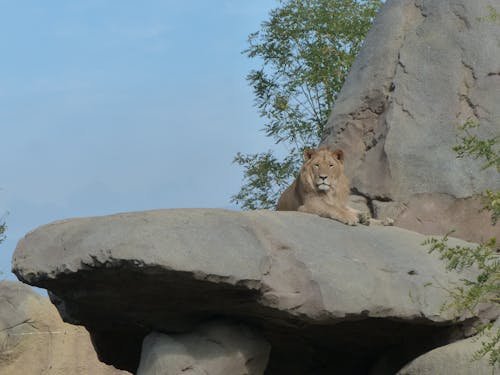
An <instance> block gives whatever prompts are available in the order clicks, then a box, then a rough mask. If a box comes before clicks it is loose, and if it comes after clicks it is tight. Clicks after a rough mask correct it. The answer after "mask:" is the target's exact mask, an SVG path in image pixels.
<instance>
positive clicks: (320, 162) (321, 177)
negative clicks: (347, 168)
mask: <svg viewBox="0 0 500 375" xmlns="http://www.w3.org/2000/svg"><path fill="white" fill-rule="evenodd" d="M304 158H305V163H304V167H303V168H304V170H305V172H306V180H307V183H308V184H309V185H310V186H311V187H312V188H314V189H315V190H316V191H323V192H328V191H335V190H336V188H337V181H338V179H339V177H340V176H341V175H343V173H344V163H343V161H344V153H343V151H342V150H335V151H331V150H329V149H327V148H320V149H318V150H311V149H309V150H306V151H305V152H304Z"/></svg>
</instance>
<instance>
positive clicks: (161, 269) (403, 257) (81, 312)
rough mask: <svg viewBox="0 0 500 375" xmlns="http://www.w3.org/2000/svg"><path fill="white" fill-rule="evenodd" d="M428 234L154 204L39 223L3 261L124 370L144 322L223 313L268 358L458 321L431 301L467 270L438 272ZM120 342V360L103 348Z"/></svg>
mask: <svg viewBox="0 0 500 375" xmlns="http://www.w3.org/2000/svg"><path fill="white" fill-rule="evenodd" d="M424 239H425V237H424V236H421V235H419V234H416V233H413V232H409V231H406V230H403V229H399V228H393V227H379V226H373V227H361V226H359V227H348V226H345V225H343V224H341V223H338V222H335V221H332V220H328V219H323V218H320V217H317V216H314V215H309V214H302V213H295V212H279V213H278V212H271V211H255V212H236V211H227V210H215V209H186V210H184V209H176V210H156V211H146V212H137V213H126V214H118V215H112V216H106V217H96V218H84V219H74V220H64V221H61V222H56V223H52V224H48V225H46V226H42V227H40V228H38V229H36V230H35V231H33V232H30V233H29V234H28V235H27V236H26V237H25V238H24V239H22V240H21V241H20V242H19V244H18V247H17V249H16V251H15V254H14V257H13V271H14V272H15V273H16V275H17V276H18V277H19V279H20V280H22V281H24V282H26V283H29V284H31V285H36V286H39V287H43V288H46V289H48V290H49V293H50V296H51V299H52V301H53V302H54V303H55V304H56V306H57V307H58V309H59V311H60V313H61V315H62V317H63V318H64V319H65V320H67V321H69V322H72V323H75V324H82V325H85V326H86V327H87V329H88V330H89V331H90V332H91V334H92V335H93V339H94V344H95V346H96V349H97V351H98V353H99V354H100V355H101V358H103V359H104V360H105V361H107V362H111V363H112V364H115V365H117V366H118V367H121V368H125V369H129V370H132V371H133V370H134V366H136V361H137V360H138V356H139V354H140V343H141V341H142V338H143V337H144V336H145V335H147V334H148V333H149V332H151V331H159V332H168V333H171V332H186V331H189V330H190V329H192V328H193V327H194V326H196V325H197V324H199V323H200V322H203V321H204V320H207V319H212V318H220V317H222V318H225V319H232V320H238V321H243V322H246V323H247V324H249V325H252V326H254V327H257V328H258V329H259V330H262V332H263V334H264V336H266V337H267V339H268V340H269V341H270V342H271V345H272V346H273V353H274V354H272V355H271V365H270V366H271V367H272V363H273V356H274V358H276V357H277V356H278V357H279V356H280V353H282V354H281V355H282V356H284V357H286V356H288V354H284V353H289V352H290V350H292V351H293V350H297V349H296V348H297V347H298V348H301V349H300V350H299V351H302V350H303V349H304V348H306V347H307V346H308V345H312V346H313V347H317V348H320V347H321V348H323V349H322V350H325V353H326V352H328V351H331V350H333V349H335V350H337V351H338V352H339V353H342V352H343V351H342V347H344V346H345V344H346V343H348V342H350V341H352V338H351V337H350V336H355V337H357V336H358V335H361V336H362V337H363V340H362V341H363V342H364V343H363V344H359V345H358V346H359V350H364V353H365V354H364V357H365V359H366V361H367V362H369V361H370V360H371V359H370V358H372V357H373V356H374V355H375V354H376V353H377V350H374V348H376V347H379V348H384V347H386V346H387V345H398V342H399V341H404V337H405V336H406V335H408V334H409V333H411V334H412V335H413V336H414V338H415V340H416V342H418V341H419V340H424V341H425V337H428V338H429V337H432V336H435V335H436V333H437V332H440V335H441V336H443V332H445V331H446V332H448V331H450V332H451V330H453V329H451V328H452V327H455V325H456V324H457V322H456V321H455V320H454V319H455V318H456V317H454V316H452V315H450V314H446V313H443V312H442V311H441V306H442V303H443V302H444V301H445V299H446V296H447V294H446V293H447V292H446V289H447V286H450V285H451V284H453V283H456V282H458V281H459V279H460V278H461V277H463V276H459V275H456V274H453V273H449V272H446V270H445V266H444V264H442V262H440V261H439V260H438V259H437V255H435V254H428V252H427V249H426V248H425V247H423V246H422V242H423V240H424ZM429 283H432V284H434V286H432V285H431V286H429ZM450 327H451V328H450ZM450 334H451V333H450ZM447 335H448V333H446V334H444V336H447ZM287 338H289V339H288V340H287ZM292 338H293V339H292ZM117 340H119V341H120V342H121V343H122V344H126V345H125V346H126V347H127V348H126V352H128V353H129V354H128V355H127V356H126V359H127V360H126V361H125V362H123V358H121V359H120V358H118V356H117V355H116V353H111V354H110V353H109V350H110V349H109V347H110V346H111V345H112V342H116V341H117ZM290 340H292V341H294V342H296V345H295V349H294V348H288V346H289V344H283V343H284V342H286V341H290ZM423 346H425V345H424V344H422V347H423ZM324 348H327V349H324ZM367 348H369V349H367ZM315 350H316V352H318V351H321V350H320V349H315ZM345 355H346V354H345V353H344V354H343V355H342V356H343V357H345ZM121 357H123V356H121ZM360 357H363V355H361V356H360ZM362 362H363V361H360V363H362Z"/></svg>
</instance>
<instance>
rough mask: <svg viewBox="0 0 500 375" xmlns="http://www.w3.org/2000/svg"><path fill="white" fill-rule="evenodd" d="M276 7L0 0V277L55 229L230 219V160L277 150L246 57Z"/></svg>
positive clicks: (239, 0)
mask: <svg viewBox="0 0 500 375" xmlns="http://www.w3.org/2000/svg"><path fill="white" fill-rule="evenodd" d="M277 5H278V2H277V1H276V0H251V1H250V0H211V1H203V0H183V1H179V0H176V1H174V0H149V1H144V2H137V1H131V0H120V1H118V0H74V1H62V0H53V1H44V2H41V1H35V0H16V1H7V0H0V9H1V11H0V46H1V48H2V51H1V56H2V58H1V59H0V139H1V157H0V216H1V215H2V214H3V213H4V212H8V216H7V217H6V221H7V225H8V230H7V240H6V241H5V242H4V243H2V244H0V273H1V274H0V279H2V278H6V279H15V276H14V275H13V274H11V271H10V261H11V257H12V253H13V251H14V248H15V246H16V243H17V241H18V240H19V239H20V238H21V237H22V236H24V235H25V234H26V233H27V232H28V231H30V230H32V229H34V228H36V227H38V226H40V225H42V224H45V223H48V222H51V221H54V220H59V219H64V218H69V217H82V216H95V215H107V214H113V213H117V212H127V211H136V210H147V209H159V208H177V207H221V208H232V209H236V207H235V206H234V205H232V204H231V203H230V197H231V195H233V194H235V193H236V192H237V191H238V190H239V187H240V185H241V179H242V171H241V169H240V168H239V167H238V166H236V165H234V164H232V159H233V157H234V155H235V154H236V152H238V151H242V152H258V151H265V150H267V149H269V148H273V147H274V145H273V143H272V142H271V141H270V140H269V139H267V138H266V137H265V136H264V134H263V133H262V132H260V131H259V129H262V127H263V120H262V119H260V118H259V117H258V113H257V110H256V109H255V108H254V107H253V94H252V90H251V88H250V87H249V86H248V83H247V82H246V80H245V76H246V74H247V73H248V72H249V70H250V69H251V68H252V67H256V66H257V62H253V61H250V60H249V59H248V58H247V57H246V56H245V55H243V54H242V53H241V52H242V51H243V50H244V49H245V48H246V46H247V44H246V40H247V36H248V34H249V33H251V32H254V31H257V30H258V29H259V25H260V23H261V22H262V21H264V20H265V19H266V18H267V15H268V13H269V11H270V10H271V9H272V8H274V7H276V6H277Z"/></svg>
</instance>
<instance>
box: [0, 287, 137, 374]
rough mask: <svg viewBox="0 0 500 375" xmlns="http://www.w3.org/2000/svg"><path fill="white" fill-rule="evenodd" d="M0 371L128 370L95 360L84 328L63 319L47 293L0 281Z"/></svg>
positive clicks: (95, 372)
mask: <svg viewBox="0 0 500 375" xmlns="http://www.w3.org/2000/svg"><path fill="white" fill-rule="evenodd" d="M0 374H2V375H19V374H45V375H67V374H72V375H73V374H74V375H88V374H99V375H119V374H122V375H125V374H129V373H128V372H126V371H121V370H118V369H116V368H114V367H112V366H108V365H105V364H104V363H102V362H99V360H98V359H97V355H96V353H95V351H94V348H93V346H92V343H91V342H90V337H89V334H88V332H87V330H86V329H85V328H84V327H77V326H74V325H71V324H67V323H64V322H63V321H62V320H61V317H60V316H59V314H58V312H57V310H56V309H55V307H54V305H53V304H52V303H50V301H49V299H48V298H47V297H42V296H40V295H39V294H37V293H36V292H34V291H33V290H32V289H31V288H30V287H29V286H27V285H24V284H21V283H19V282H12V281H0Z"/></svg>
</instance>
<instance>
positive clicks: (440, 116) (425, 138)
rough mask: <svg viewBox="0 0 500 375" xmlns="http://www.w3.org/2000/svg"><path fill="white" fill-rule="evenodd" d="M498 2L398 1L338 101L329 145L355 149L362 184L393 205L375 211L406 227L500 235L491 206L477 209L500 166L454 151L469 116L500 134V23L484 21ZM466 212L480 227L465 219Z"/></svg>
mask: <svg viewBox="0 0 500 375" xmlns="http://www.w3.org/2000/svg"><path fill="white" fill-rule="evenodd" d="M490 5H491V1H489V0H447V1H434V0H397V1H396V0H388V1H387V2H386V4H385V5H384V6H383V8H382V10H381V12H380V13H379V15H378V16H377V19H376V21H375V23H374V25H373V27H372V29H371V31H370V32H369V34H368V36H367V38H366V41H365V44H364V46H363V48H362V50H361V52H360V54H359V55H358V57H357V59H356V61H355V63H354V64H353V66H352V69H351V72H350V74H349V77H348V78H347V81H346V83H345V85H344V87H343V88H342V91H341V93H340V95H339V97H338V99H337V101H336V103H335V107H334V109H333V112H332V115H331V117H330V119H329V121H328V124H327V125H326V131H325V137H324V140H323V143H325V144H331V145H335V146H337V147H341V148H343V149H344V150H345V151H346V174H347V175H348V176H349V177H350V179H351V183H352V187H353V188H354V190H355V191H357V193H358V194H361V195H364V196H366V197H368V198H369V199H370V200H375V201H379V202H385V203H392V204H389V205H387V204H385V205H383V204H382V205H380V204H379V207H380V206H385V207H384V208H386V209H388V211H387V212H386V213H384V212H383V210H382V212H380V210H379V212H377V211H376V210H374V211H375V213H376V214H377V213H378V214H380V215H386V214H393V215H395V214H396V215H397V216H396V217H394V219H396V223H395V224H396V225H400V226H403V227H406V228H409V229H413V230H420V231H422V232H425V233H429V232H432V233H436V234H443V233H446V232H448V231H449V230H451V229H456V232H455V235H456V236H459V237H461V238H465V239H468V240H474V241H481V240H485V239H488V238H489V237H490V236H493V235H496V236H499V235H500V228H499V227H496V228H495V227H493V226H491V225H490V223H489V222H490V220H489V218H488V214H487V213H483V214H482V216H481V215H480V216H479V217H478V216H477V210H475V208H477V207H478V206H479V203H478V200H477V199H474V197H476V195H477V194H479V193H481V192H482V191H484V190H485V189H487V188H489V189H495V190H498V189H500V179H499V178H498V173H497V172H496V171H495V170H493V169H491V170H487V171H481V166H482V163H481V161H480V160H472V159H469V158H465V159H457V158H456V154H455V152H454V151H453V150H452V147H453V145H455V144H456V143H457V125H461V124H463V123H464V122H465V121H466V120H467V119H473V120H475V121H477V122H479V123H480V128H479V133H480V135H481V136H485V137H492V136H494V135H498V134H499V133H498V131H499V127H500V106H499V105H498V103H500V43H499V41H500V27H499V26H498V25H497V24H495V23H494V22H491V21H486V20H484V17H487V16H488V14H489V6H490ZM450 201H451V202H450ZM422 204H423V205H426V206H427V207H426V209H425V210H422V209H421V206H422ZM443 209H445V210H446V209H447V211H446V214H445V215H443ZM464 212H467V213H473V214H472V216H473V217H478V219H477V221H479V222H480V224H477V223H473V222H471V221H469V217H467V218H465V220H464V216H465V215H464ZM454 215H455V216H454ZM436 216H440V217H441V216H447V218H446V220H445V221H439V222H437V221H435V220H432V218H433V217H436ZM473 225H474V226H473ZM471 228H473V230H471Z"/></svg>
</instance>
